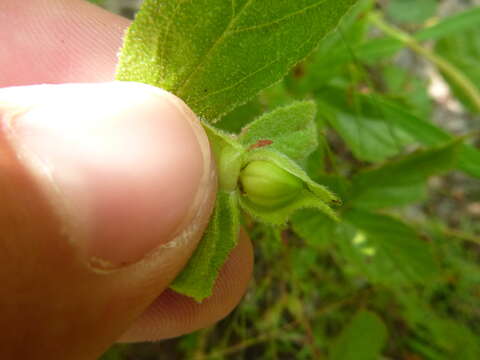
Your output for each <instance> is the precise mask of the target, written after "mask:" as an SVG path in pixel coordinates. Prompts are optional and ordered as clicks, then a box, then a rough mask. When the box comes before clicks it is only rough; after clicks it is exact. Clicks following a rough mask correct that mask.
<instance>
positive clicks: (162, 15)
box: [117, 0, 356, 121]
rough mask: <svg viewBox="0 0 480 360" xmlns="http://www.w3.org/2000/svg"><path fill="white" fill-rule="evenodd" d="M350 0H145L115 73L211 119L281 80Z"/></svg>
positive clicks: (343, 11)
mask: <svg viewBox="0 0 480 360" xmlns="http://www.w3.org/2000/svg"><path fill="white" fill-rule="evenodd" d="M355 1H356V0H296V1H273V0H268V1H267V0H263V1H258V0H257V1H256V0H236V1H225V0H197V1H177V0H145V1H144V3H143V5H142V8H141V10H140V12H139V13H138V14H137V17H136V19H135V21H134V23H133V24H132V25H131V27H130V28H129V30H128V32H127V35H126V39H125V43H124V48H123V50H122V52H121V55H120V62H119V67H118V70H117V79H118V80H125V81H138V82H143V83H147V84H151V85H155V86H158V87H161V88H164V89H166V90H168V91H171V92H173V93H175V94H176V95H178V96H179V97H180V98H182V99H183V100H184V101H185V102H186V103H187V104H188V105H189V106H190V107H191V108H192V109H193V110H194V112H195V113H196V114H197V115H199V116H201V117H203V118H205V119H207V120H208V121H214V120H217V119H219V118H220V117H221V115H223V114H225V113H227V112H229V111H230V110H232V109H233V108H235V107H236V106H238V105H241V104H243V103H245V102H246V101H248V100H249V99H251V98H252V97H253V96H254V95H255V94H257V93H258V92H259V91H260V90H262V89H264V88H266V87H268V86H270V85H272V84H273V83H275V82H276V81H278V80H280V79H281V78H282V77H283V76H284V75H285V74H286V73H287V72H288V70H289V69H290V68H291V67H292V66H293V65H295V64H296V63H297V62H298V61H300V60H302V59H303V58H305V57H306V56H307V55H308V54H309V53H310V52H311V51H312V50H313V49H314V48H315V47H316V46H317V44H318V43H319V41H320V40H321V39H322V38H323V37H324V36H325V35H326V34H327V33H328V32H330V31H331V30H332V29H333V28H334V27H335V26H336V25H337V24H338V22H339V20H340V18H341V17H342V16H343V15H344V14H345V13H346V12H347V10H348V9H349V8H350V6H351V5H352V4H354V3H355Z"/></svg>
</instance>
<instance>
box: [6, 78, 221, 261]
mask: <svg viewBox="0 0 480 360" xmlns="http://www.w3.org/2000/svg"><path fill="white" fill-rule="evenodd" d="M15 92H16V93H15ZM5 94H7V95H5ZM3 95H5V96H3V103H4V104H5V102H7V103H10V108H11V111H10V114H11V116H7V117H5V118H6V119H7V121H6V122H5V124H6V125H4V126H5V129H6V131H7V133H8V136H9V139H10V140H11V143H12V145H13V146H15V147H16V150H17V152H18V154H19V156H20V157H21V160H22V161H23V162H24V164H25V165H26V166H28V167H29V168H30V169H31V170H32V173H33V174H34V177H35V178H36V179H37V180H38V183H39V184H40V186H42V188H43V189H44V190H45V193H46V194H47V197H48V199H49V200H50V201H51V203H52V206H53V208H54V209H55V211H56V212H57V215H59V216H61V217H62V219H63V220H64V223H65V231H66V233H67V234H68V237H69V238H70V239H71V241H72V242H73V244H74V245H80V248H82V249H84V252H85V254H86V256H87V258H89V259H90V260H92V259H93V260H95V261H94V262H95V263H96V264H102V266H108V267H110V266H114V267H117V266H122V265H125V264H130V263H133V262H137V261H139V260H140V259H142V258H143V257H144V256H145V255H146V254H148V253H150V252H152V251H153V250H154V249H156V248H157V247H159V246H160V245H164V244H166V243H168V242H169V241H171V240H172V239H174V238H175V237H176V236H177V235H178V234H179V233H180V232H181V231H182V229H183V228H185V227H186V226H188V225H189V221H191V219H193V218H194V217H195V216H196V215H197V213H198V212H199V211H203V210H202V208H204V207H205V206H203V205H202V204H201V203H202V201H204V200H203V199H206V196H205V193H206V192H207V191H209V189H208V187H209V183H208V181H209V180H208V179H209V178H210V173H211V167H212V164H211V162H210V153H209V147H208V141H207V139H206V136H205V134H204V132H203V130H202V129H201V126H200V125H199V124H198V122H197V120H196V118H195V115H194V114H193V113H192V112H191V111H190V110H189V109H188V108H187V107H186V105H184V104H183V103H182V102H181V100H179V99H177V98H176V97H174V96H173V95H171V94H169V93H167V92H165V91H162V90H160V89H156V88H153V87H150V86H147V85H142V84H137V83H121V82H114V83H105V84H68V85H42V86H33V87H29V89H28V90H25V89H23V92H22V91H21V90H18V89H13V88H12V89H11V91H10V93H5V92H4V93H3ZM29 98H30V99H31V100H30V101H29V100H28V99H29ZM5 99H7V100H6V101H5ZM0 103H2V93H0ZM11 104H14V105H13V106H12V105H11ZM15 104H16V105H15ZM12 109H14V110H12Z"/></svg>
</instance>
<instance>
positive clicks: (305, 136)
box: [239, 101, 318, 163]
mask: <svg viewBox="0 0 480 360" xmlns="http://www.w3.org/2000/svg"><path fill="white" fill-rule="evenodd" d="M315 114H316V106H315V103H314V102H310V101H309V102H294V103H292V104H290V105H288V106H284V107H280V108H277V109H275V110H273V111H272V112H270V113H267V114H265V115H262V116H261V117H259V118H258V119H256V120H255V121H254V122H252V123H251V124H249V125H247V126H246V127H245V128H244V129H243V130H242V132H241V134H240V137H239V141H240V143H242V144H243V145H244V146H246V147H252V146H255V144H257V143H259V142H261V141H263V140H269V141H271V142H272V143H271V145H270V146H269V148H270V149H274V150H276V151H278V152H280V153H282V154H284V155H286V156H288V157H289V158H291V159H292V160H295V161H297V162H299V163H300V162H302V161H303V160H305V159H306V158H307V156H308V155H310V154H311V153H312V152H313V151H314V150H315V149H316V148H317V146H318V139H317V129H316V126H315V121H314V120H315Z"/></svg>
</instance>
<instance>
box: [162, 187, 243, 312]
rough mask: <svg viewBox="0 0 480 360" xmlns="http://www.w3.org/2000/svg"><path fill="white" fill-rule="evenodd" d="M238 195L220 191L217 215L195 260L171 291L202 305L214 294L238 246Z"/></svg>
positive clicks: (199, 246)
mask: <svg viewBox="0 0 480 360" xmlns="http://www.w3.org/2000/svg"><path fill="white" fill-rule="evenodd" d="M239 218H240V214H239V208H238V199H237V193H236V192H233V193H227V192H224V191H219V192H218V194H217V200H216V204H215V211H214V213H213V216H212V218H211V220H210V223H209V225H208V228H207V231H206V232H205V234H204V236H203V238H202V240H201V241H200V243H199V245H198V247H197V249H196V250H195V252H194V254H193V256H192V257H191V258H190V260H189V262H188V264H187V266H186V267H185V268H184V269H183V271H182V272H181V273H180V275H178V276H177V278H176V279H175V280H174V281H173V283H172V284H171V285H170V287H171V288H172V289H173V290H175V291H176V292H178V293H181V294H183V295H187V296H190V297H192V298H194V299H195V300H196V301H198V302H201V301H202V300H204V299H205V298H207V297H209V296H210V295H211V294H212V289H213V286H214V285H215V280H216V279H217V276H218V272H219V271H220V269H221V267H222V265H223V264H224V263H225V261H226V260H227V258H228V255H229V254H230V252H231V251H232V250H233V248H234V247H235V246H236V244H237V241H238V234H239V231H240V219H239Z"/></svg>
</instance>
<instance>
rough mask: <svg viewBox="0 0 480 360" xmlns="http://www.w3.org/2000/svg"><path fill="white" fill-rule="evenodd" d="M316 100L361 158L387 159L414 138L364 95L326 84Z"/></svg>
mask: <svg viewBox="0 0 480 360" xmlns="http://www.w3.org/2000/svg"><path fill="white" fill-rule="evenodd" d="M352 96H353V99H351V97H352ZM317 102H318V109H319V113H320V114H321V116H323V117H324V118H325V119H326V120H327V122H328V123H329V124H330V125H331V126H332V127H333V128H334V129H335V130H336V131H337V132H338V134H339V135H340V136H341V137H342V139H343V140H344V141H345V142H346V143H347V145H348V147H349V149H350V150H351V151H352V152H353V153H354V155H355V157H357V158H358V159H360V160H364V161H369V162H380V161H383V160H386V159H388V158H389V157H391V156H393V155H396V154H398V153H399V152H401V151H402V150H403V149H404V147H405V145H407V144H410V143H412V142H413V138H412V136H411V135H409V134H407V133H406V132H405V131H404V130H403V129H401V128H399V127H398V126H396V125H395V124H393V123H390V122H388V121H387V120H386V119H385V118H384V116H383V114H382V111H381V109H379V108H378V106H377V105H376V103H375V101H374V100H372V99H370V98H368V97H366V96H363V95H360V94H353V95H351V96H349V94H348V93H347V92H346V91H344V90H341V89H338V88H333V87H328V88H326V89H324V90H323V91H321V92H317Z"/></svg>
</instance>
